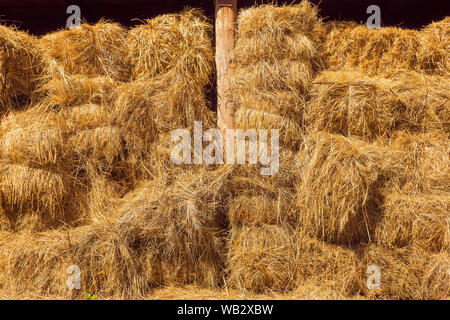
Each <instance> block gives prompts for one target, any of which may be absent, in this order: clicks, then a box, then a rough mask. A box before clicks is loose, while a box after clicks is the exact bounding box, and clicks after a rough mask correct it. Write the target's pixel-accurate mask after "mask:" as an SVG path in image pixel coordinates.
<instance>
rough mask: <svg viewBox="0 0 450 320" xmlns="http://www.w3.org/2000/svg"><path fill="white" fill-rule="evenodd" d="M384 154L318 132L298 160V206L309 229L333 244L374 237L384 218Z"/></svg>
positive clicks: (305, 228) (355, 142) (360, 240)
mask: <svg viewBox="0 0 450 320" xmlns="http://www.w3.org/2000/svg"><path fill="white" fill-rule="evenodd" d="M379 157H380V155H379V154H378V151H377V150H376V148H372V147H371V146H370V145H367V144H364V143H363V142H362V141H360V140H357V139H348V138H344V137H342V136H338V135H330V134H327V133H318V134H315V135H313V136H310V137H309V138H308V139H306V141H305V143H304V146H303V148H302V150H301V151H300V152H299V153H298V155H297V158H298V161H299V163H300V165H299V166H300V170H299V172H300V178H299V181H300V182H299V183H298V185H297V205H298V207H299V210H300V216H301V219H302V226H303V228H304V230H305V231H306V232H307V233H308V232H309V233H311V234H312V235H314V236H315V237H317V238H319V239H321V240H324V241H327V242H331V243H346V244H349V243H359V242H363V241H367V240H369V239H370V238H371V234H372V233H373V228H374V224H375V222H376V221H377V219H378V215H377V207H378V203H377V202H378V200H377V198H378V196H377V195H376V190H377V187H378V186H377V185H378V183H377V180H378V174H379V165H378V160H379Z"/></svg>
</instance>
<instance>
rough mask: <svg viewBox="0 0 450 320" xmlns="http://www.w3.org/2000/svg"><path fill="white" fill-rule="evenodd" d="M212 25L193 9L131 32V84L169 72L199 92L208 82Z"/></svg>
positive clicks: (211, 68) (136, 28)
mask: <svg viewBox="0 0 450 320" xmlns="http://www.w3.org/2000/svg"><path fill="white" fill-rule="evenodd" d="M211 33H212V25H211V24H210V22H209V21H208V20H207V18H206V17H205V16H204V15H203V13H202V12H201V11H200V10H197V9H185V10H184V11H182V12H181V13H179V14H166V15H161V16H158V17H156V18H153V19H147V20H145V23H144V24H142V25H138V26H136V27H135V28H133V29H131V30H130V31H129V33H128V38H127V42H128V43H129V52H128V58H129V59H130V60H131V64H132V68H133V71H132V76H133V79H134V80H138V79H139V80H149V79H151V78H153V77H155V76H158V75H162V74H164V73H167V72H168V71H170V70H172V71H173V72H175V73H179V74H180V75H181V76H182V77H183V78H184V81H185V82H191V83H192V85H194V84H195V85H196V86H198V87H199V88H203V87H204V86H205V85H207V84H209V83H210V82H211V75H212V72H213V70H214V57H213V50H212V45H211Z"/></svg>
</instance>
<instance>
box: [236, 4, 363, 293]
mask: <svg viewBox="0 0 450 320" xmlns="http://www.w3.org/2000/svg"><path fill="white" fill-rule="evenodd" d="M319 30H320V21H319V19H318V17H317V11H316V8H315V7H313V6H312V5H311V4H310V3H309V2H307V1H304V2H302V3H301V4H300V5H293V6H281V7H275V6H272V5H268V6H261V7H255V8H250V9H246V10H243V11H241V13H240V15H239V17H238V35H237V40H236V73H235V75H234V77H233V94H234V97H235V102H236V108H237V110H236V112H237V115H236V119H237V123H236V127H237V128H242V129H244V130H245V129H279V130H280V138H281V139H280V140H281V141H280V167H279V171H278V173H276V174H275V175H273V176H268V177H261V175H260V172H258V171H259V168H258V166H251V165H245V166H241V167H240V168H237V169H236V170H235V171H233V172H232V174H231V175H230V181H229V189H230V192H229V193H230V197H231V198H230V201H229V207H228V218H229V221H230V225H231V230H230V241H229V248H228V283H229V285H231V286H232V287H236V288H238V289H240V290H242V291H246V290H251V291H256V292H272V291H284V292H286V291H291V290H307V289H306V288H308V287H309V288H311V287H310V286H314V287H319V286H321V287H322V286H323V287H327V288H330V289H331V290H335V291H342V292H345V293H346V294H348V295H353V294H356V293H357V292H358V290H359V289H358V286H357V283H356V280H357V278H358V277H357V265H356V261H357V259H356V255H355V254H354V253H353V252H352V251H350V250H346V249H342V250H340V248H338V247H337V246H334V245H328V244H325V243H323V242H321V241H318V240H316V239H313V237H311V235H309V234H307V233H305V232H304V228H302V227H301V226H302V224H303V221H302V217H301V216H300V215H299V212H298V211H299V210H298V209H296V208H295V205H294V204H295V187H296V185H297V184H299V183H300V182H299V179H300V178H301V177H300V176H299V175H298V174H297V173H298V170H299V169H298V159H296V157H295V153H296V152H297V151H298V149H299V148H301V146H302V144H303V135H304V130H305V126H304V117H303V112H304V110H303V108H304V107H305V103H306V97H307V94H308V91H309V88H310V83H311V81H312V78H313V77H314V72H315V70H316V69H319V68H320V66H319V65H318V63H319V61H318V57H319V53H320V52H319V48H320V44H319V43H318V41H319V39H320V36H319V34H318V31H319ZM340 276H344V277H343V278H340ZM297 288H298V289H297Z"/></svg>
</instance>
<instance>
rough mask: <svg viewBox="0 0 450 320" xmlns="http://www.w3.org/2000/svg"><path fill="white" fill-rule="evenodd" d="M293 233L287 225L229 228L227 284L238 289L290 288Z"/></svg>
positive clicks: (292, 267) (269, 289)
mask: <svg viewBox="0 0 450 320" xmlns="http://www.w3.org/2000/svg"><path fill="white" fill-rule="evenodd" d="M295 263H296V261H295V243H294V233H293V231H292V230H291V229H290V228H289V227H288V226H283V225H262V226H258V227H246V226H243V227H240V228H233V229H232V230H231V240H230V244H229V250H228V271H229V279H228V285H230V286H232V287H235V288H238V289H240V290H241V291H246V290H251V291H255V292H265V293H269V292H272V291H290V290H292V289H294V287H295V276H296V264H295Z"/></svg>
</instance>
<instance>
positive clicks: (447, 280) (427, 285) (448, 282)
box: [422, 251, 450, 300]
mask: <svg viewBox="0 0 450 320" xmlns="http://www.w3.org/2000/svg"><path fill="white" fill-rule="evenodd" d="M449 270H450V256H449V253H448V251H443V252H440V253H437V254H435V255H433V256H431V258H430V262H429V263H428V265H427V266H426V268H425V272H424V276H423V282H422V288H423V298H424V299H430V300H448V299H449V298H450V273H449Z"/></svg>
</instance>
